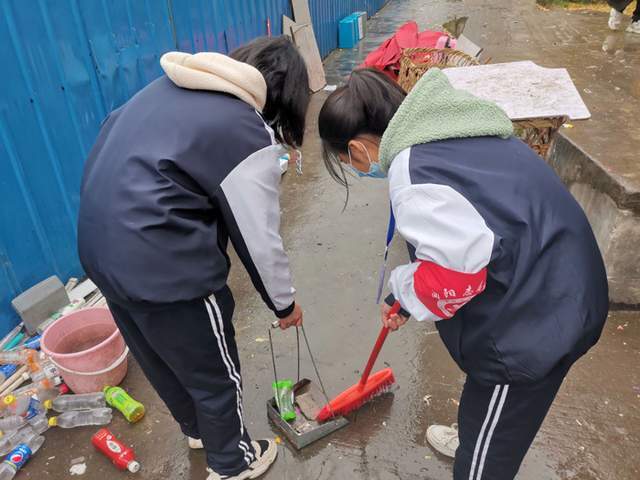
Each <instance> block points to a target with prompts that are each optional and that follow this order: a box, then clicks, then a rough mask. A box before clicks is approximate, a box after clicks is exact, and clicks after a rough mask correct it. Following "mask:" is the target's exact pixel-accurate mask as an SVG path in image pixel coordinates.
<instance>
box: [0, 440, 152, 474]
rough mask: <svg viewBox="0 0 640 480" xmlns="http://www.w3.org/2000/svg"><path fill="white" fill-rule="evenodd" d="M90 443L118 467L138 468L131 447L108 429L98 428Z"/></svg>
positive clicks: (132, 470)
mask: <svg viewBox="0 0 640 480" xmlns="http://www.w3.org/2000/svg"><path fill="white" fill-rule="evenodd" d="M91 443H93V446H94V447H96V449H97V450H98V451H99V452H101V453H103V454H104V455H106V456H107V457H109V458H110V459H111V461H112V462H113V464H114V465H115V466H116V467H117V468H118V469H120V470H129V471H130V472H131V473H136V472H138V471H139V470H140V463H138V462H137V461H136V455H135V453H134V451H133V449H131V448H129V447H127V446H126V445H124V444H123V443H122V442H121V441H120V440H118V439H117V438H116V437H115V436H114V435H113V433H111V432H110V431H109V430H108V429H106V428H103V429H101V430H98V431H97V432H96V433H95V434H94V435H93V437H91ZM0 480H2V479H1V478H0Z"/></svg>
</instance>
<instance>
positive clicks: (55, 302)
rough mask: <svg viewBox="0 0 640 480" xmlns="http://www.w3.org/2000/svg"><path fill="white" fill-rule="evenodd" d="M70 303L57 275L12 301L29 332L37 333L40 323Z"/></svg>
mask: <svg viewBox="0 0 640 480" xmlns="http://www.w3.org/2000/svg"><path fill="white" fill-rule="evenodd" d="M68 304H69V296H68V295H67V291H66V290H65V288H64V285H63V284H62V282H61V281H60V279H59V278H58V277H56V276H55V275H54V276H52V277H49V278H47V279H46V280H43V281H42V282H40V283H38V284H36V285H34V286H33V287H31V288H30V289H29V290H26V291H24V292H22V293H21V294H20V295H18V296H17V297H16V298H14V299H13V301H12V302H11V305H12V306H13V308H14V309H15V311H16V312H18V315H20V318H21V319H22V321H23V322H24V326H25V327H26V329H27V332H29V334H33V333H35V332H36V330H37V329H38V325H40V324H41V323H42V322H44V321H45V320H46V319H47V318H49V316H50V315H52V314H53V313H55V312H56V311H57V310H59V309H61V308H62V307H64V306H66V305H68Z"/></svg>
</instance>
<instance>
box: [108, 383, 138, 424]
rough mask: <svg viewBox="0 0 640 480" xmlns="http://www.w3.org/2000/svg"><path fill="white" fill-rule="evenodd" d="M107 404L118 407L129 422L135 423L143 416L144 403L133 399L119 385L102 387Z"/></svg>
mask: <svg viewBox="0 0 640 480" xmlns="http://www.w3.org/2000/svg"><path fill="white" fill-rule="evenodd" d="M103 392H104V398H105V400H106V401H107V404H109V405H110V406H112V407H113V408H116V409H118V410H119V411H120V412H121V413H122V414H123V415H124V418H126V419H127V421H129V422H130V423H136V422H137V421H138V420H140V419H141V418H142V417H144V405H142V404H141V403H140V402H138V401H136V400H134V399H133V398H131V397H130V396H129V394H128V393H127V392H125V391H124V390H123V389H122V388H120V387H109V386H106V387H104V390H103Z"/></svg>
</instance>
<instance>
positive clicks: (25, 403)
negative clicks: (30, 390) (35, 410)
mask: <svg viewBox="0 0 640 480" xmlns="http://www.w3.org/2000/svg"><path fill="white" fill-rule="evenodd" d="M30 405H31V395H25V394H21V395H7V396H6V397H4V398H3V399H2V401H1V402H0V406H1V407H2V411H3V415H4V416H24V414H25V413H27V410H29V406H30Z"/></svg>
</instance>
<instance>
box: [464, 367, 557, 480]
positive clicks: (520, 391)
mask: <svg viewBox="0 0 640 480" xmlns="http://www.w3.org/2000/svg"><path fill="white" fill-rule="evenodd" d="M567 371H568V367H567V366H564V365H562V366H559V367H557V368H556V369H554V370H553V371H552V372H551V373H550V374H549V375H548V376H547V377H546V378H544V379H543V380H541V381H539V382H535V383H531V384H522V385H506V384H505V385H481V384H479V383H477V382H475V381H474V380H473V379H471V378H470V377H467V381H466V383H465V386H464V389H463V390H462V397H461V399H460V407H459V410H458V429H459V430H458V437H459V439H460V446H459V447H458V450H457V451H456V459H455V463H454V467H453V478H454V480H512V479H513V478H514V477H515V476H516V474H517V473H518V469H519V468H520V464H521V463H522V459H523V458H524V456H525V454H526V453H527V450H529V447H530V446H531V442H533V439H534V438H535V436H536V434H537V433H538V430H539V429H540V426H541V425H542V422H543V420H544V418H545V417H546V415H547V412H548V411H549V408H550V407H551V404H552V403H553V400H554V398H555V397H556V394H557V393H558V389H559V388H560V385H562V381H563V380H564V378H565V375H566V374H567Z"/></svg>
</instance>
